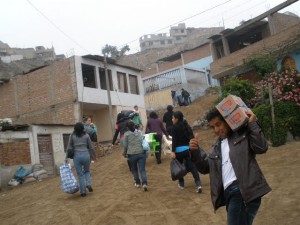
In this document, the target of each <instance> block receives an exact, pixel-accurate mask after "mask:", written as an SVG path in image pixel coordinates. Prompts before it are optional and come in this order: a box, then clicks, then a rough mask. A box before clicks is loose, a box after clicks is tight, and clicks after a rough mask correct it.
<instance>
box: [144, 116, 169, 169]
mask: <svg viewBox="0 0 300 225" xmlns="http://www.w3.org/2000/svg"><path fill="white" fill-rule="evenodd" d="M147 133H156V134H154V138H155V140H156V141H157V142H158V143H159V145H158V146H156V149H155V150H156V152H155V158H156V162H157V164H161V140H162V135H163V134H164V135H166V136H167V138H168V139H169V135H168V133H167V131H166V129H165V127H164V125H163V123H162V122H161V120H160V119H159V118H158V115H157V114H156V112H154V111H152V112H150V114H149V119H148V121H147V126H146V134H147Z"/></svg>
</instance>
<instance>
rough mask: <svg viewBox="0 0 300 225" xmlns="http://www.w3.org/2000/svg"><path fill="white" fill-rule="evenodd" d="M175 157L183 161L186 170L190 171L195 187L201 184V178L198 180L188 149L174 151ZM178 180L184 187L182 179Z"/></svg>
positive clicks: (197, 173)
mask: <svg viewBox="0 0 300 225" xmlns="http://www.w3.org/2000/svg"><path fill="white" fill-rule="evenodd" d="M176 159H177V160H178V161H179V162H180V163H183V162H185V166H186V169H187V171H188V172H191V173H192V174H193V177H194V180H195V184H196V187H198V186H201V180H200V176H199V172H198V170H197V168H196V166H195V164H194V163H193V162H192V159H191V156H190V151H189V150H186V151H183V152H176ZM178 181H179V185H180V186H182V187H184V179H183V178H180V179H179V180H178Z"/></svg>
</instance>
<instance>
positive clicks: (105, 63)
mask: <svg viewBox="0 0 300 225" xmlns="http://www.w3.org/2000/svg"><path fill="white" fill-rule="evenodd" d="M104 70H105V83H106V90H107V98H108V110H109V116H110V126H111V134H112V137H113V136H114V119H113V114H112V105H111V96H110V85H109V79H108V71H107V59H106V54H104Z"/></svg>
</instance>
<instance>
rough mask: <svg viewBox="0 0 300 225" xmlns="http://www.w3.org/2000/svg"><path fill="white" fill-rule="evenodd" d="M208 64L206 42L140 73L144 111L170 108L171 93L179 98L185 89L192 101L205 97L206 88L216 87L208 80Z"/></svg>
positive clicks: (207, 46)
mask: <svg viewBox="0 0 300 225" xmlns="http://www.w3.org/2000/svg"><path fill="white" fill-rule="evenodd" d="M211 62H212V56H211V53H210V45H209V42H206V43H204V44H202V45H200V46H197V47H195V48H193V49H190V50H186V51H182V52H178V53H176V54H173V55H170V56H168V57H165V58H162V59H159V60H157V62H156V68H152V69H149V70H145V71H143V72H142V77H143V83H144V89H145V104H146V108H148V109H158V108H165V107H166V106H167V105H172V98H171V90H175V91H176V92H177V94H178V95H180V93H181V88H184V89H185V90H187V91H188V92H189V93H190V95H191V99H192V100H194V99H195V98H197V97H199V96H202V95H204V92H205V90H206V89H207V88H209V87H215V86H219V84H218V81H217V80H215V79H212V77H211V74H210V66H209V65H210V63H211Z"/></svg>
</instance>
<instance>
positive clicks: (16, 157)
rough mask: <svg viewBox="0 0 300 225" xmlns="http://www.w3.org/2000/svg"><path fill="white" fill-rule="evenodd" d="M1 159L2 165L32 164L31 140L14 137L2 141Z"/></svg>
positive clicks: (0, 144)
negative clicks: (9, 140) (10, 139)
mask: <svg viewBox="0 0 300 225" xmlns="http://www.w3.org/2000/svg"><path fill="white" fill-rule="evenodd" d="M0 161H1V165H2V166H16V165H21V164H31V157H30V146H29V140H28V139H13V140H12V141H11V142H5V143H0Z"/></svg>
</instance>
